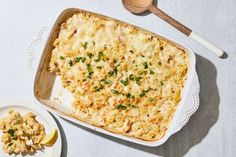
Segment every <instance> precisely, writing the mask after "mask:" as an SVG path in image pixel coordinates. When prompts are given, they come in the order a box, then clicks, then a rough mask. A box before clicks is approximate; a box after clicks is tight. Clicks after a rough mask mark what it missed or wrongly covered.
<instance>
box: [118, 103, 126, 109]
mask: <svg viewBox="0 0 236 157" xmlns="http://www.w3.org/2000/svg"><path fill="white" fill-rule="evenodd" d="M116 109H122V110H126V109H127V107H126V106H124V105H123V104H119V105H117V106H116Z"/></svg>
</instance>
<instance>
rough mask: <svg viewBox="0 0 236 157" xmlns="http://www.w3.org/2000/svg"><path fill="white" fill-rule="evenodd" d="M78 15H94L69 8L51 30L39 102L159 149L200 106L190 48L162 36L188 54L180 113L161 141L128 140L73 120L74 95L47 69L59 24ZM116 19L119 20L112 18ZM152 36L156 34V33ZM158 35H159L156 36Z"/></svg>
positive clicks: (39, 81) (40, 74)
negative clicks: (82, 13) (81, 13)
mask: <svg viewBox="0 0 236 157" xmlns="http://www.w3.org/2000/svg"><path fill="white" fill-rule="evenodd" d="M79 12H85V13H86V12H87V13H91V12H88V11H85V10H81V9H74V8H70V9H66V10H64V11H63V12H62V13H61V14H60V15H59V17H58V19H57V20H56V22H55V24H54V26H53V27H52V30H51V33H50V35H49V37H48V40H47V42H46V45H45V48H44V50H43V54H42V57H41V60H40V63H39V66H38V70H37V73H36V77H35V83H34V95H35V98H36V99H37V100H38V101H39V102H41V104H42V106H43V107H44V108H45V109H47V110H48V111H50V112H52V113H55V114H57V115H59V116H61V117H63V118H65V119H67V120H69V121H72V122H74V123H77V124H79V125H82V126H84V127H87V128H90V129H93V130H96V131H98V132H101V133H104V134H107V135H110V136H114V137H117V138H120V139H123V140H127V141H130V142H134V143H138V144H142V145H146V146H159V145H161V144H163V143H164V142H165V141H166V140H167V139H168V138H169V137H170V136H171V135H172V134H174V133H175V132H177V131H179V130H180V129H181V128H182V127H183V126H184V125H185V124H186V123H187V121H188V119H189V117H190V116H191V114H193V113H194V112H195V111H196V109H197V107H198V93H199V84H198V79H197V74H196V71H195V62H196V61H195V55H194V53H193V52H192V51H191V50H190V49H189V48H187V47H185V46H183V45H182V44H180V43H178V42H176V41H173V40H170V39H167V38H166V37H163V36H161V37H162V38H164V39H166V40H168V41H169V42H172V43H174V44H176V45H177V46H178V47H180V48H181V49H184V50H185V51H186V52H187V53H188V55H189V60H190V65H189V71H188V74H187V80H186V81H185V87H184V89H183V92H182V95H181V96H182V100H181V101H180V104H179V105H178V107H177V110H176V112H175V114H174V116H173V119H172V121H171V122H170V124H169V128H168V130H167V131H166V133H165V135H164V136H163V137H162V138H161V139H159V140H157V141H144V140H140V139H137V138H132V137H127V136H124V135H120V134H115V133H112V132H109V131H106V130H104V129H102V128H100V127H96V126H93V125H90V124H88V123H86V122H83V121H80V120H78V119H76V118H74V117H73V115H72V105H71V100H72V95H71V94H70V93H69V92H68V91H67V90H65V89H64V88H63V87H62V86H61V83H60V80H59V78H58V77H56V75H55V74H54V73H50V72H49V70H48V67H49V62H50V59H51V52H52V49H53V42H54V40H55V39H56V38H57V36H58V32H59V29H60V24H62V23H64V22H65V21H66V20H67V19H68V18H69V17H71V16H72V15H73V14H76V13H79ZM91 14H95V15H96V16H100V17H103V18H106V19H113V18H110V17H106V16H104V15H100V14H97V13H91ZM113 20H116V19H113ZM116 21H117V22H119V23H125V24H127V25H131V24H128V23H126V22H122V21H119V20H116ZM134 27H136V26H134ZM136 28H138V27H136ZM138 29H141V30H143V31H146V32H149V31H147V30H144V29H142V28H138ZM150 33H151V32H150ZM152 34H153V35H156V34H154V33H152ZM156 36H159V35H156Z"/></svg>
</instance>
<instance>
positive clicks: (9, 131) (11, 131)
mask: <svg viewBox="0 0 236 157" xmlns="http://www.w3.org/2000/svg"><path fill="white" fill-rule="evenodd" d="M7 133H8V134H9V135H10V136H11V137H14V136H15V135H14V133H15V130H13V129H9V130H8V131H7Z"/></svg>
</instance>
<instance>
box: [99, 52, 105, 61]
mask: <svg viewBox="0 0 236 157" xmlns="http://www.w3.org/2000/svg"><path fill="white" fill-rule="evenodd" d="M103 56H104V54H103V52H102V51H100V52H99V53H98V58H99V59H101V58H102V57H103Z"/></svg>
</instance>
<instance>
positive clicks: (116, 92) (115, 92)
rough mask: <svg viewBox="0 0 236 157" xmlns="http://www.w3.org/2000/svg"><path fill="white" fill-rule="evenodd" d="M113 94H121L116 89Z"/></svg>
mask: <svg viewBox="0 0 236 157" xmlns="http://www.w3.org/2000/svg"><path fill="white" fill-rule="evenodd" d="M111 92H112V93H113V94H119V93H120V92H119V91H118V90H115V89H111Z"/></svg>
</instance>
